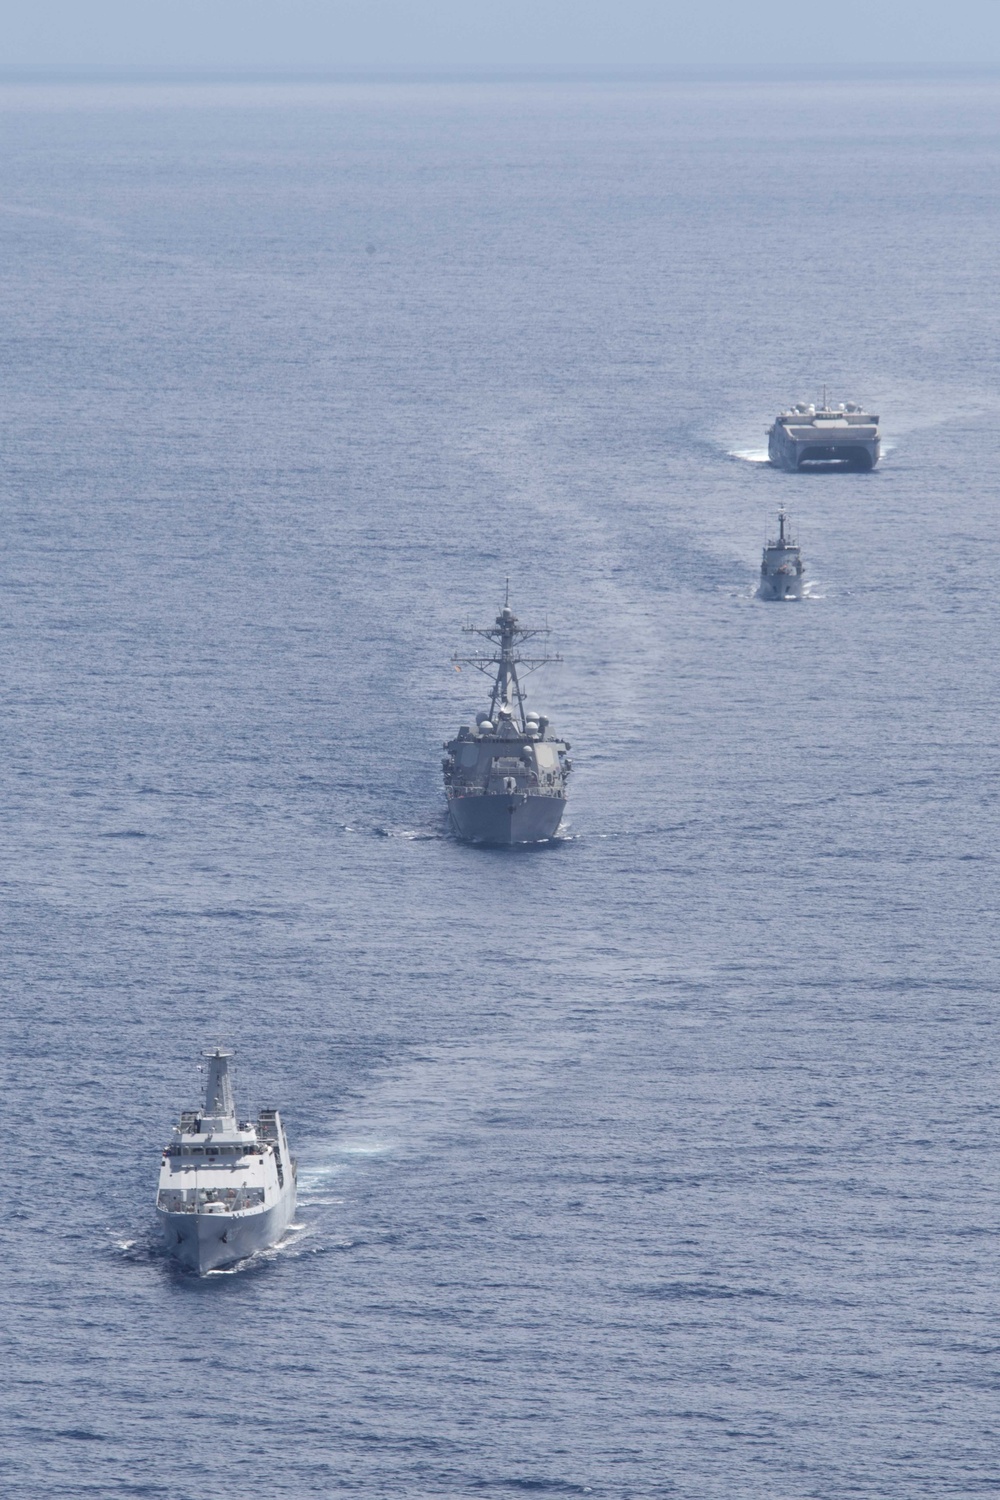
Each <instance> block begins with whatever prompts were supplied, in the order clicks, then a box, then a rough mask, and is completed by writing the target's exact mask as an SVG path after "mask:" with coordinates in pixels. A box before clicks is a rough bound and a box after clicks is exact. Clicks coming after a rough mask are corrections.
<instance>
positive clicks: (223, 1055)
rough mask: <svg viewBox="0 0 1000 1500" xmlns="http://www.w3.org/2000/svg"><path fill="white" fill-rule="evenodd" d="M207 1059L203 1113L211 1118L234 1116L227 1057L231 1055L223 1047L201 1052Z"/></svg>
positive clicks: (234, 1109)
mask: <svg viewBox="0 0 1000 1500" xmlns="http://www.w3.org/2000/svg"><path fill="white" fill-rule="evenodd" d="M203 1055H204V1056H205V1057H206V1058H207V1059H208V1083H207V1084H206V1087H205V1114H206V1115H208V1116H210V1117H211V1118H213V1119H217V1120H218V1119H226V1118H235V1115H236V1106H235V1104H234V1103H233V1085H232V1081H231V1079H230V1077H229V1059H230V1058H231V1057H232V1056H233V1054H232V1053H231V1052H227V1051H226V1050H225V1048H223V1047H216V1048H215V1050H214V1051H213V1052H206V1053H204V1054H203Z"/></svg>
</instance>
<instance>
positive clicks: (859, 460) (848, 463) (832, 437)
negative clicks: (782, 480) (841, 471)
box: [767, 423, 881, 474]
mask: <svg viewBox="0 0 1000 1500" xmlns="http://www.w3.org/2000/svg"><path fill="white" fill-rule="evenodd" d="M767 452H768V457H769V458H770V460H771V463H772V464H773V465H774V466H775V468H777V469H784V470H785V471H786V473H790V474H796V473H798V471H799V469H801V467H802V466H803V464H820V465H823V464H836V465H837V466H838V467H842V468H847V469H853V470H854V471H855V472H864V471H866V470H869V469H874V467H875V465H876V464H877V463H878V461H879V458H880V456H881V443H880V441H879V437H878V434H877V432H875V431H874V430H873V429H871V428H869V429H868V430H866V431H865V432H863V433H859V434H858V435H857V436H854V435H853V434H852V433H851V431H850V428H847V429H843V428H842V429H840V431H836V430H835V431H830V430H829V429H827V430H826V431H823V430H822V429H820V430H819V431H814V432H810V431H809V429H808V427H806V426H804V425H803V426H800V427H797V428H793V429H792V430H791V431H789V430H788V429H787V428H786V427H783V426H782V425H781V424H780V423H775V425H774V427H772V428H771V429H770V432H769V437H768V445H767Z"/></svg>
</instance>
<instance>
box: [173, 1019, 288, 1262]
mask: <svg viewBox="0 0 1000 1500" xmlns="http://www.w3.org/2000/svg"><path fill="white" fill-rule="evenodd" d="M204 1055H205V1057H206V1058H207V1059H208V1083H207V1086H206V1089H205V1104H204V1108H203V1109H201V1110H196V1109H188V1110H184V1111H183V1113H182V1114H181V1118H180V1123H179V1124H177V1125H175V1126H174V1134H173V1139H172V1140H171V1142H170V1144H169V1145H168V1146H165V1147H164V1150H163V1160H162V1163H161V1166H160V1182H159V1190H158V1192H157V1195H156V1213H157V1217H158V1218H159V1220H160V1223H161V1225H162V1228H163V1234H164V1238H165V1240H166V1244H167V1249H168V1251H169V1252H170V1254H171V1255H173V1256H174V1257H175V1258H176V1259H177V1260H178V1261H179V1262H180V1263H181V1265H183V1266H185V1267H187V1268H188V1269H189V1270H192V1271H197V1272H198V1274H199V1275H204V1274H205V1272H206V1271H213V1270H216V1269H217V1268H219V1267H221V1266H229V1265H233V1264H235V1263H236V1262H237V1261H240V1260H245V1259H246V1257H247V1256H248V1255H253V1254H254V1252H255V1251H257V1250H266V1249H267V1248H268V1246H270V1245H274V1244H277V1242H278V1240H280V1239H281V1236H282V1235H283V1234H284V1232H285V1230H286V1229H287V1228H288V1226H289V1224H290V1223H291V1221H292V1216H293V1215H294V1213H295V1200H296V1181H295V1179H296V1169H295V1162H294V1160H293V1159H292V1156H291V1154H290V1152H289V1150H288V1141H287V1139H286V1136H285V1129H284V1126H283V1125H282V1123H281V1116H280V1115H279V1113H278V1111H277V1110H276V1109H263V1110H261V1112H260V1115H259V1116H258V1119H257V1123H256V1125H253V1124H250V1123H249V1122H246V1121H237V1118H236V1107H235V1105H234V1103H233V1086H232V1080H231V1079H230V1076H229V1059H230V1058H231V1057H232V1055H233V1054H232V1053H231V1052H227V1051H225V1049H223V1048H221V1047H217V1048H216V1049H215V1050H214V1051H213V1052H206V1053H205V1054H204Z"/></svg>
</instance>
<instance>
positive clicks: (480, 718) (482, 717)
mask: <svg viewBox="0 0 1000 1500" xmlns="http://www.w3.org/2000/svg"><path fill="white" fill-rule="evenodd" d="M488 718H489V714H487V713H478V714H476V723H477V724H485V723H486V721H487V719H488Z"/></svg>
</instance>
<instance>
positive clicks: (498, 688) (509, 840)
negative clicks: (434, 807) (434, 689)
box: [442, 580, 571, 844]
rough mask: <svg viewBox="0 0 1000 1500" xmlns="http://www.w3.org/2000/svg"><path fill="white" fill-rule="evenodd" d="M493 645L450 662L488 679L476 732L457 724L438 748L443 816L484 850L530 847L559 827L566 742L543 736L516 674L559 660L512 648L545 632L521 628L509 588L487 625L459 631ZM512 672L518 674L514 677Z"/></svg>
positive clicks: (544, 726)
mask: <svg viewBox="0 0 1000 1500" xmlns="http://www.w3.org/2000/svg"><path fill="white" fill-rule="evenodd" d="M465 633H466V634H467V635H478V636H481V637H482V638H483V639H484V640H487V641H489V642H490V643H491V645H493V647H494V649H493V651H492V652H491V653H490V654H489V655H488V656H487V655H485V654H481V655H477V656H457V655H456V656H453V657H452V661H453V662H454V664H455V665H456V666H458V667H463V666H470V667H475V668H476V669H477V670H478V671H480V672H484V673H485V674H486V675H487V676H489V677H492V678H493V686H492V689H491V692H490V706H489V710H488V711H487V712H484V713H480V714H477V716H476V729H475V730H474V731H473V729H472V728H471V727H470V726H469V725H463V726H462V727H461V728H460V729H459V731H458V735H457V736H456V738H455V739H453V740H448V741H447V742H446V743H445V747H444V748H445V750H447V752H448V755H447V757H446V759H445V760H444V761H443V762H442V766H443V770H444V783H445V795H446V796H447V799H448V813H449V816H450V818H451V823H452V826H453V828H454V829H455V832H456V833H457V834H458V835H459V837H460V838H463V839H470V840H472V841H474V842H476V843H485V844H522V843H537V842H539V841H540V840H542V839H549V838H551V837H552V835H553V834H554V833H555V832H556V830H557V829H558V827H559V824H560V822H561V821H562V815H563V809H564V807H565V803H566V782H567V778H568V776H569V772H570V769H571V765H570V762H569V760H568V759H567V752H568V751H569V749H570V745H569V742H568V741H565V740H560V739H558V738H556V737H555V736H554V735H552V734H551V733H550V732H549V721H548V719H547V718H546V717H545V715H544V714H534V713H532V712H531V711H530V710H528V709H527V708H526V707H525V698H526V696H527V695H526V693H525V691H524V688H523V687H522V685H521V676H522V675H526V674H527V673H528V672H533V671H535V670H536V669H537V668H538V667H542V666H545V665H546V664H547V663H548V662H558V661H562V657H561V656H535V657H526V656H522V655H520V653H519V647H520V646H521V645H523V643H524V642H525V641H528V640H531V639H533V638H534V637H535V636H541V635H548V633H549V632H548V627H546V626H523V625H521V624H520V623H519V621H518V619H517V616H516V615H515V614H514V611H513V610H512V609H511V607H510V583H509V580H508V585H507V592H506V595H505V598H504V604H503V608H502V609H501V610H500V613H499V614H498V615H497V617H496V620H495V622H494V624H493V625H492V626H489V627H486V628H481V627H479V626H474V625H467V626H465ZM518 668H520V669H521V672H520V675H519V672H518Z"/></svg>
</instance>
